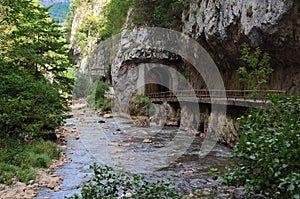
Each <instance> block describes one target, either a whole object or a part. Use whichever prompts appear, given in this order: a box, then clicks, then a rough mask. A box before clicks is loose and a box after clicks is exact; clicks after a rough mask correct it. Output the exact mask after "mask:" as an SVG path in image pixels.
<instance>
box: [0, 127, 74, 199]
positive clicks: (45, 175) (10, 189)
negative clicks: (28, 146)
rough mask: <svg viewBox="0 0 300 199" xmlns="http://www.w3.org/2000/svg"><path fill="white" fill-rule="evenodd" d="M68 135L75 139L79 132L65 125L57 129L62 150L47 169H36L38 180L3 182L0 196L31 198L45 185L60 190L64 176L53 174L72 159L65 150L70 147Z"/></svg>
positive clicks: (18, 198)
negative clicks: (10, 183) (5, 183)
mask: <svg viewBox="0 0 300 199" xmlns="http://www.w3.org/2000/svg"><path fill="white" fill-rule="evenodd" d="M66 136H71V137H74V139H75V138H76V136H77V133H76V131H75V130H74V129H69V128H67V127H65V126H64V127H62V128H60V129H59V130H58V131H57V137H58V139H57V143H58V146H57V147H58V149H60V150H61V151H62V152H61V155H60V158H59V159H54V160H52V162H51V165H50V167H48V168H47V169H36V170H35V172H36V174H37V177H36V180H30V181H29V183H27V184H26V183H24V182H20V180H19V179H18V178H16V177H14V178H13V179H12V185H10V186H8V185H4V184H1V185H0V198H1V199H31V198H34V197H35V196H37V195H38V194H39V191H40V190H41V189H42V188H45V187H47V188H49V189H51V190H54V191H59V190H60V183H61V182H62V181H63V178H62V177H60V176H57V175H55V174H53V172H54V171H55V170H57V169H59V168H61V167H62V166H63V165H65V164H67V163H69V162H70V161H72V160H71V158H69V157H67V155H66V153H65V152H64V151H65V150H66V149H68V148H69V147H68V146H67V138H66Z"/></svg>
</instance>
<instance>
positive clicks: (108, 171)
mask: <svg viewBox="0 0 300 199" xmlns="http://www.w3.org/2000/svg"><path fill="white" fill-rule="evenodd" d="M91 169H93V171H94V175H93V176H92V178H91V179H89V180H88V181H87V182H86V183H84V185H83V187H82V191H81V196H79V195H77V194H75V195H74V196H73V197H71V198H74V199H80V198H83V199H87V198H103V199H108V198H118V197H120V196H121V195H122V194H124V195H125V194H126V193H127V194H128V193H130V194H131V196H130V197H129V198H145V199H147V198H149V199H156V198H157V199H159V198H180V197H179V196H178V195H177V193H176V187H175V185H174V184H173V183H172V182H171V181H169V180H166V181H163V180H159V181H156V182H149V181H147V180H146V179H145V177H144V176H141V175H137V174H130V173H128V172H125V171H114V170H113V169H112V168H111V167H108V166H105V167H100V166H98V165H96V164H94V165H93V166H91Z"/></svg>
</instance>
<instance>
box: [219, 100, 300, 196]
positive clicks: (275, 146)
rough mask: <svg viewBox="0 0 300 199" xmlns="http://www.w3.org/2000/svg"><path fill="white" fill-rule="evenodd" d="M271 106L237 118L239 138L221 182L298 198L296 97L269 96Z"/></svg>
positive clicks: (299, 147)
mask: <svg viewBox="0 0 300 199" xmlns="http://www.w3.org/2000/svg"><path fill="white" fill-rule="evenodd" d="M272 102H273V107H272V108H257V109H254V110H252V111H250V113H249V115H248V116H243V117H241V118H239V120H238V122H239V123H240V128H239V132H240V133H241V134H242V137H241V139H240V141H239V143H238V144H237V145H236V146H235V148H234V150H233V152H232V158H234V159H235V160H236V161H233V162H232V163H231V164H230V165H229V166H228V168H227V171H228V173H227V174H226V175H225V177H224V179H223V181H224V183H226V184H229V185H235V186H245V187H246V190H247V193H249V194H251V193H256V194H263V195H265V196H269V197H272V198H299V197H300V194H299V193H300V161H299V160H300V118H299V115H300V97H299V96H293V97H290V98H280V97H278V96H273V97H272Z"/></svg>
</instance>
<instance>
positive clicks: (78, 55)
mask: <svg viewBox="0 0 300 199" xmlns="http://www.w3.org/2000/svg"><path fill="white" fill-rule="evenodd" d="M106 2H108V0H92V1H87V2H81V3H80V5H79V6H77V7H76V10H75V12H74V17H73V21H72V27H71V33H70V54H71V56H72V57H73V58H74V59H75V61H76V62H77V63H78V65H79V69H80V72H82V73H85V74H86V73H90V68H91V67H89V65H90V64H91V63H92V64H93V63H95V64H96V65H97V66H99V65H101V60H97V59H96V58H97V57H98V56H97V54H98V53H100V52H99V49H96V50H95V51H93V49H94V48H95V47H96V43H97V38H95V37H92V36H90V35H87V36H88V41H87V42H88V44H87V46H86V48H85V49H81V48H80V45H79V43H78V42H80V41H76V39H75V35H76V34H77V33H78V29H79V27H80V26H82V25H84V24H85V23H86V19H85V18H84V17H83V16H84V14H85V13H89V16H91V17H92V16H100V15H101V14H103V7H104V5H105V4H106ZM87 34H88V33H87ZM90 53H91V54H92V55H91V56H92V57H93V58H91V59H90V60H89V55H90ZM93 59H96V60H95V61H94V60H93ZM91 60H93V61H91ZM98 61H99V62H100V63H99V62H98ZM94 68H95V67H94ZM101 75H102V76H103V75H105V73H104V72H103V70H102V71H101Z"/></svg>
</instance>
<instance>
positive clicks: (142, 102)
mask: <svg viewBox="0 0 300 199" xmlns="http://www.w3.org/2000/svg"><path fill="white" fill-rule="evenodd" d="M153 111H154V106H153V104H152V103H151V100H150V99H149V98H148V97H147V96H144V95H137V96H136V97H134V98H133V99H132V100H131V101H130V104H129V114H130V115H138V116H149V115H151V114H152V112H153Z"/></svg>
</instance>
